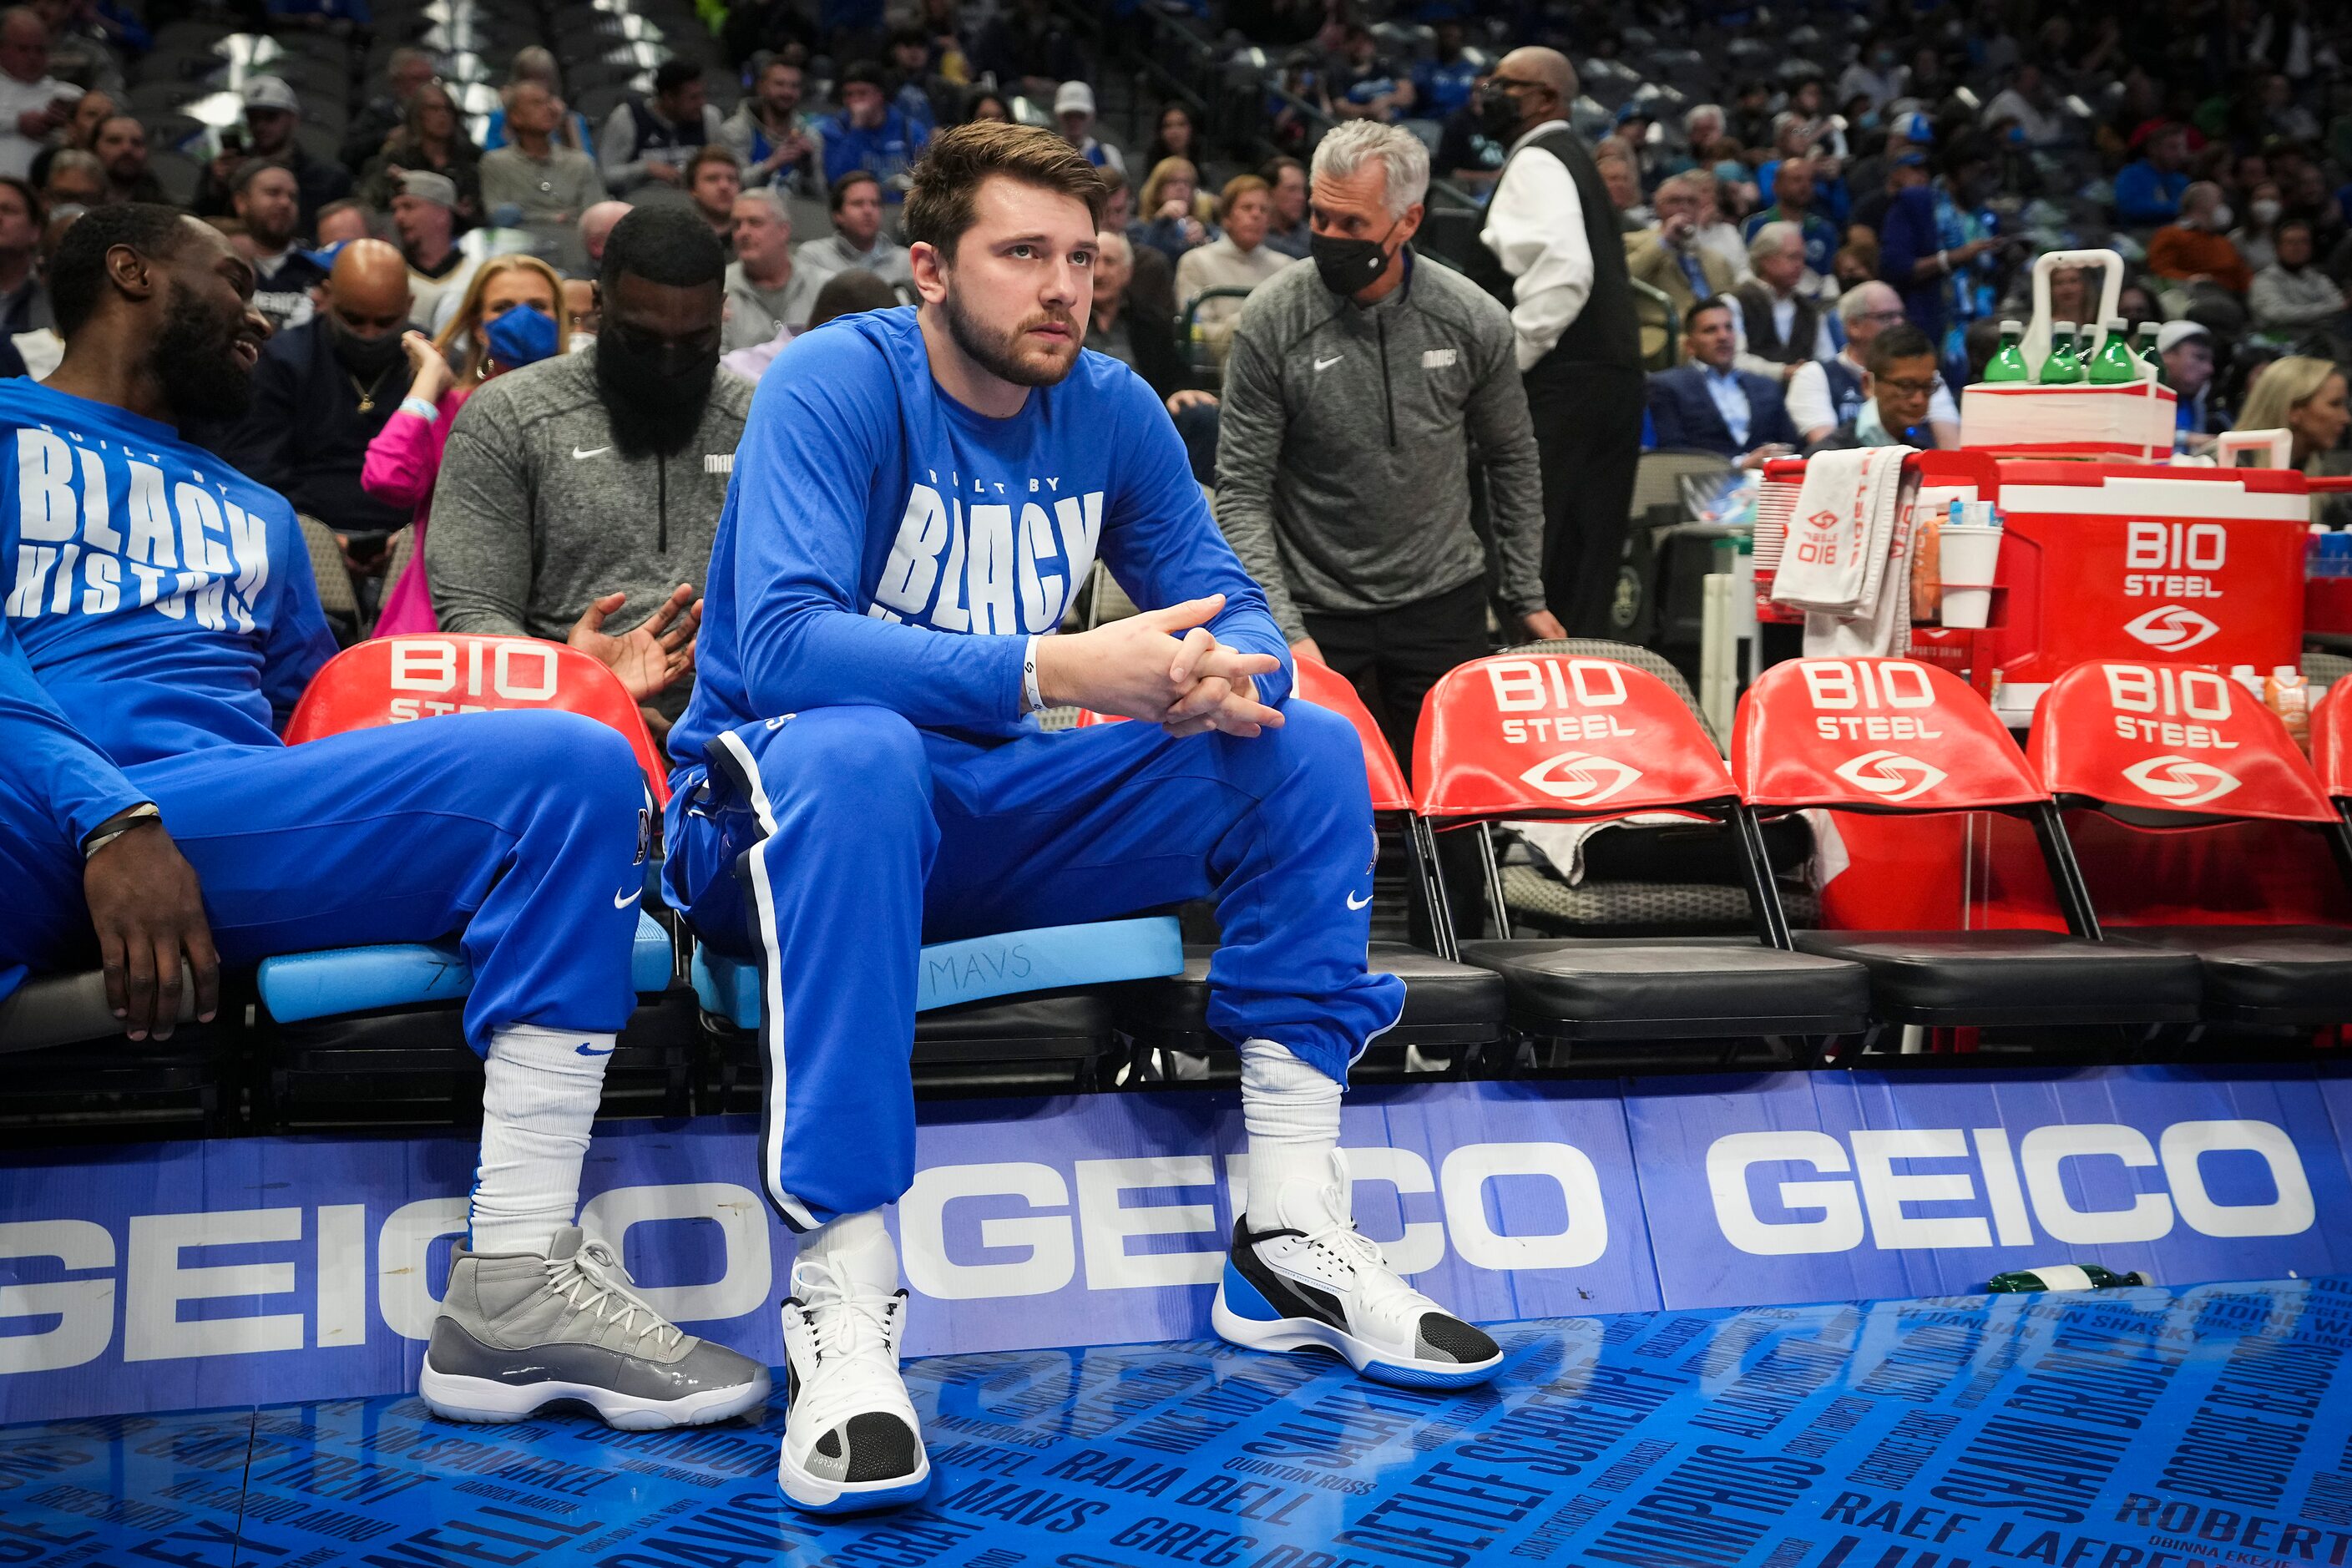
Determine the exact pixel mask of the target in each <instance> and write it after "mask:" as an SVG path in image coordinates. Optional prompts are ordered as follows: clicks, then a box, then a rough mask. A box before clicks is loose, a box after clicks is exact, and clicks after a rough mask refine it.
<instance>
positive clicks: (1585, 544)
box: [1470, 48, 1642, 637]
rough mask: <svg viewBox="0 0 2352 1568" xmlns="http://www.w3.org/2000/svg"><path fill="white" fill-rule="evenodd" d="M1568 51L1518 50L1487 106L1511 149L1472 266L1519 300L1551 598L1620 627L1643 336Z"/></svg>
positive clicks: (1482, 95) (1601, 627)
mask: <svg viewBox="0 0 2352 1568" xmlns="http://www.w3.org/2000/svg"><path fill="white" fill-rule="evenodd" d="M1578 91H1579V87H1578V82H1577V78H1576V71H1575V68H1573V67H1571V66H1570V64H1569V63H1568V58H1567V57H1566V56H1564V55H1561V54H1559V52H1558V51H1556V50H1552V49H1543V48H1522V49H1513V50H1512V51H1511V52H1510V53H1509V54H1507V55H1505V56H1504V57H1503V58H1502V59H1501V60H1500V61H1498V62H1497V63H1496V67H1495V71H1494V74H1493V75H1492V76H1490V77H1489V78H1488V79H1487V80H1486V86H1485V87H1484V88H1482V89H1479V96H1478V110H1479V115H1480V118H1481V119H1482V120H1483V121H1485V123H1486V127H1487V129H1488V131H1489V132H1490V133H1492V134H1493V135H1494V137H1495V139H1496V141H1498V142H1503V143H1504V144H1505V145H1507V147H1509V148H1510V159H1509V161H1508V162H1507V163H1506V164H1505V165H1504V167H1503V173H1502V177H1501V178H1500V179H1499V180H1498V181H1496V185H1495V194H1494V196H1493V198H1492V199H1491V200H1490V201H1489V202H1488V203H1487V204H1486V227H1485V229H1484V230H1483V231H1482V232H1481V233H1480V235H1479V237H1478V238H1479V243H1480V247H1481V248H1480V250H1479V251H1478V252H1477V253H1476V254H1475V255H1474V256H1473V257H1472V258H1471V261H1470V276H1471V277H1472V278H1474V279H1476V280H1477V281H1478V282H1480V283H1481V284H1483V285H1484V286H1485V288H1486V291H1487V292H1488V293H1489V294H1491V295H1493V296H1494V297H1495V298H1496V300H1500V301H1502V303H1503V304H1504V306H1505V307H1506V308H1507V310H1509V311H1510V312H1511V324H1512V326H1513V328H1514V329H1515V330H1516V331H1517V334H1518V336H1517V343H1518V347H1517V357H1518V365H1519V371H1520V374H1522V375H1524V376H1525V377H1526V384H1527V395H1528V414H1529V416H1530V417H1531V418H1532V419H1533V420H1534V423H1535V433H1536V449H1537V452H1538V456H1539V457H1540V458H1541V461H1542V466H1543V503H1544V557H1543V559H1544V597H1545V600H1546V602H1547V603H1548V604H1549V605H1550V607H1551V610H1552V613H1553V614H1554V615H1556V616H1559V619H1560V622H1561V623H1562V624H1563V625H1564V626H1567V628H1568V631H1569V635H1570V636H1571V637H1606V636H1609V635H1611V634H1612V631H1613V630H1616V629H1619V628H1616V627H1614V626H1613V624H1612V619H1611V615H1610V607H1611V605H1613V604H1614V603H1615V601H1616V597H1617V580H1618V564H1619V562H1620V561H1621V560H1622V557H1623V555H1624V552H1625V536H1626V532H1627V530H1628V528H1629V526H1630V518H1631V513H1632V510H1633V470H1634V468H1635V466H1636V464H1637V463H1638V462H1639V460H1640V447H1641V426H1642V345H1641V332H1640V329H1639V327H1638V325H1637V323H1636V321H1635V320H1634V315H1633V284H1632V282H1631V280H1630V279H1628V278H1627V277H1626V273H1625V245H1624V241H1623V239H1622V237H1621V236H1620V232H1619V229H1618V226H1617V223H1616V218H1615V210H1614V208H1613V207H1612V205H1610V201H1609V196H1608V193H1607V191H1606V190H1605V189H1604V188H1603V187H1602V185H1601V172H1600V171H1599V170H1598V169H1597V168H1595V167H1594V166H1593V160H1592V154H1591V152H1590V150H1588V149H1587V148H1586V146H1585V144H1584V139H1583V138H1582V137H1580V136H1579V135H1578V134H1577V133H1576V130H1575V128H1574V127H1573V126H1571V125H1570V124H1569V122H1568V113H1569V106H1570V104H1572V103H1574V102H1575V101H1576V99H1577V94H1578Z"/></svg>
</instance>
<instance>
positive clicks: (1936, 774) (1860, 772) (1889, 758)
mask: <svg viewBox="0 0 2352 1568" xmlns="http://www.w3.org/2000/svg"><path fill="white" fill-rule="evenodd" d="M1837 776H1838V777H1840V778H1842V779H1843V780H1845V782H1846V783H1848V784H1852V785H1853V787H1854V788H1856V789H1864V790H1868V791H1869V792H1870V793H1871V794H1873V795H1884V796H1885V797H1886V802H1887V804H1888V805H1899V804H1900V803H1902V802H1904V801H1906V800H1909V799H1910V798H1911V797H1912V796H1914V795H1925V794H1927V792H1928V791H1929V790H1931V789H1934V788H1935V787H1936V786H1937V784H1942V783H1943V782H1944V780H1945V779H1946V778H1948V777H1949V776H1950V775H1949V774H1948V773H1945V772H1944V770H1943V769H1941V768H1939V767H1937V766H1936V765H1935V764H1934V763H1923V762H1921V761H1920V760H1919V759H1918V758H1916V757H1906V756H1905V755H1904V754H1903V753H1902V752H1863V753H1862V755H1860V756H1858V757H1855V758H1853V759H1851V760H1850V761H1848V762H1845V763H1842V764H1840V765H1839V767H1838V769H1837Z"/></svg>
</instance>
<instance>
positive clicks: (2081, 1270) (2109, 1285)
mask: <svg viewBox="0 0 2352 1568" xmlns="http://www.w3.org/2000/svg"><path fill="white" fill-rule="evenodd" d="M2147 1283H2148V1278H2147V1275H2145V1274H2139V1273H2131V1274H2118V1273H2116V1271H2115V1270H2114V1269H2112V1268H2101V1267H2100V1266H2099V1265H2097V1264H2095V1263H2044V1264H2042V1265H2041V1266H2040V1267H2038V1268H2013V1269H2011V1270H2010V1271H2009V1272H2008V1273H2006V1274H1996V1275H1994V1276H1993V1277H1992V1278H1991V1279H1990V1280H1988V1281H1986V1283H1985V1289H1986V1290H1987V1291H1988V1292H1989V1293H1990V1294H1992V1295H1995V1296H2007V1295H2013V1294H2016V1293H2018V1292H2020V1291H2026V1290H2115V1289H2122V1288H2123V1287H2125V1286H2127V1285H2145V1284H2147Z"/></svg>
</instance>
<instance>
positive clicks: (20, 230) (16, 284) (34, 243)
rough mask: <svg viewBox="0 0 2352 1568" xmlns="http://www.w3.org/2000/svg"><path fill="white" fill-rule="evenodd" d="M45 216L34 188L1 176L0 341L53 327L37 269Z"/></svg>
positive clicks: (47, 292)
mask: <svg viewBox="0 0 2352 1568" xmlns="http://www.w3.org/2000/svg"><path fill="white" fill-rule="evenodd" d="M42 216H43V209H42V206H41V198H40V197H38V196H37V195H34V194H33V187H32V186H30V185H28V184H26V183H25V182H24V181H22V180H20V179H17V178H16V177H15V176H14V175H11V174H0V337H6V338H13V337H15V336H16V334H17V333H19V332H30V331H40V330H44V329H47V328H49V327H51V326H52V325H54V318H52V317H51V315H50V313H49V291H48V289H47V287H46V286H45V285H43V283H42V282H41V278H40V273H39V270H38V269H37V267H36V265H35V263H36V262H37V259H38V258H39V256H40V249H41V225H42ZM18 374H22V373H21V372H19V373H18Z"/></svg>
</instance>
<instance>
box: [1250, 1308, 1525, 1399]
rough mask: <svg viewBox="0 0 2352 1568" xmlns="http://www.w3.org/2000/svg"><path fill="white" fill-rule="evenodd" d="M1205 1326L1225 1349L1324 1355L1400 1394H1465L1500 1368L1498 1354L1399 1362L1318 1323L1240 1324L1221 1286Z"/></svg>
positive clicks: (1270, 1321)
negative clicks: (1227, 1344) (1466, 1359)
mask: <svg viewBox="0 0 2352 1568" xmlns="http://www.w3.org/2000/svg"><path fill="white" fill-rule="evenodd" d="M1209 1322H1210V1324H1211V1326H1213V1328H1215V1330H1216V1331H1217V1333H1218V1336H1219V1337H1220V1338H1222V1339H1223V1340H1225V1341H1227V1342H1230V1343H1233V1344H1237V1345H1241V1346H1244V1348H1246V1349H1249V1350H1254V1351H1303V1350H1326V1351H1329V1352H1332V1353H1333V1354H1335V1355H1337V1356H1339V1358H1340V1359H1341V1360H1343V1361H1345V1362H1346V1363H1348V1364H1349V1366H1351V1367H1354V1368H1355V1369H1356V1371H1357V1372H1359V1373H1361V1374H1362V1375H1364V1376H1366V1377H1369V1378H1370V1379H1371V1380H1372V1381H1373V1382H1375V1383H1390V1384H1397V1385H1399V1386H1401V1387H1404V1388H1470V1387H1474V1386H1475V1385H1476V1384H1482V1383H1486V1382H1487V1381H1489V1380H1490V1379H1492V1378H1493V1377H1494V1375H1495V1370H1496V1368H1497V1367H1499V1366H1501V1365H1502V1364H1503V1357H1502V1354H1501V1352H1496V1354H1494V1355H1492V1356H1489V1357H1488V1358H1487V1359H1486V1360H1485V1361H1481V1362H1470V1363H1462V1362H1430V1361H1420V1360H1417V1359H1413V1358H1410V1357H1402V1356H1399V1355H1396V1354H1395V1353H1394V1352H1390V1351H1387V1350H1383V1349H1381V1347H1380V1346H1378V1345H1375V1344H1372V1343H1370V1342H1369V1341H1365V1340H1360V1339H1358V1338H1357V1337H1356V1336H1355V1335H1353V1334H1351V1333H1349V1331H1347V1330H1345V1329H1342V1328H1339V1327H1336V1326H1335V1325H1333V1324H1330V1323H1327V1322H1325V1321H1322V1320H1321V1319H1319V1318H1274V1319H1265V1318H1244V1317H1243V1316H1242V1315H1241V1314H1240V1313H1238V1312H1236V1311H1234V1310H1233V1309H1232V1308H1231V1307H1228V1306H1227V1305H1225V1288H1224V1286H1223V1284H1220V1285H1219V1286H1218V1287H1217V1299H1216V1300H1215V1301H1214V1302H1213V1303H1212V1304H1211V1305H1210V1308H1209Z"/></svg>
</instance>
